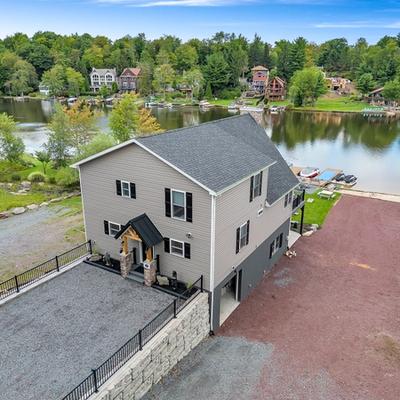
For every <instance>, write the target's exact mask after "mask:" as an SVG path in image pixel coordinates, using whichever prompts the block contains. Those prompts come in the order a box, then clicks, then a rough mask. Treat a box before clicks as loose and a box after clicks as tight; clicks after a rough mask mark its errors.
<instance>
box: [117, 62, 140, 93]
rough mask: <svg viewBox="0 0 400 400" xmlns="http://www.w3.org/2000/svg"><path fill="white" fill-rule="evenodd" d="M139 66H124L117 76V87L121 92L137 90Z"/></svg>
mask: <svg viewBox="0 0 400 400" xmlns="http://www.w3.org/2000/svg"><path fill="white" fill-rule="evenodd" d="M139 76H140V68H125V69H124V70H123V71H122V73H121V75H120V76H119V78H118V87H119V90H120V91H121V92H137V90H138V87H139V85H138V83H139Z"/></svg>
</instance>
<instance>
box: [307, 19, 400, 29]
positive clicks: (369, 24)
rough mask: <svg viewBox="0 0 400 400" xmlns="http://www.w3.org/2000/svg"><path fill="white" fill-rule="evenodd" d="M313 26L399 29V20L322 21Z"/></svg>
mask: <svg viewBox="0 0 400 400" xmlns="http://www.w3.org/2000/svg"><path fill="white" fill-rule="evenodd" d="M314 27H315V28H328V29H332V28H337V29H359V28H383V29H399V28H400V21H395V22H376V21H348V22H340V23H335V22H333V23H332V22H322V23H319V24H315V25H314Z"/></svg>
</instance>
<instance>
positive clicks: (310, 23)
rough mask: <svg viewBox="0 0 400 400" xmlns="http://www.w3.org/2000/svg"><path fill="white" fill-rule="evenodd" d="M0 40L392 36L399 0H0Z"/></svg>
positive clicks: (399, 25) (399, 17)
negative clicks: (41, 33)
mask: <svg viewBox="0 0 400 400" xmlns="http://www.w3.org/2000/svg"><path fill="white" fill-rule="evenodd" d="M0 4H1V12H0V37H1V38H4V37H5V36H7V35H10V34H12V33H15V32H25V33H27V34H29V35H31V34H33V33H34V32H36V31H38V30H52V31H55V32H58V33H63V34H69V33H75V32H77V33H84V32H88V33H90V34H93V35H97V34H102V35H107V36H109V37H111V38H113V39H115V38H118V37H121V36H124V35H126V34H130V35H136V34H137V33H140V32H144V33H145V34H146V36H147V37H148V38H151V39H152V38H156V37H159V36H161V35H164V34H173V35H177V36H179V37H181V38H182V39H190V38H191V37H199V38H205V37H210V36H211V35H212V34H213V33H215V32H217V31H221V30H222V31H225V32H235V33H238V34H239V33H242V34H243V35H245V36H246V37H248V38H251V37H253V36H254V33H256V32H257V33H258V34H260V35H261V36H262V38H263V39H264V40H267V41H269V42H271V43H272V42H274V41H275V40H278V39H282V38H284V39H294V38H296V37H298V36H304V37H306V38H307V39H309V40H312V41H315V42H322V41H324V40H327V39H331V38H334V37H346V38H347V39H348V40H349V41H350V42H354V41H355V40H356V39H357V38H359V37H365V38H366V39H367V40H368V41H369V42H371V43H374V42H376V41H377V40H378V39H379V38H380V37H382V36H383V35H385V34H388V35H396V34H397V33H398V32H400V0H0Z"/></svg>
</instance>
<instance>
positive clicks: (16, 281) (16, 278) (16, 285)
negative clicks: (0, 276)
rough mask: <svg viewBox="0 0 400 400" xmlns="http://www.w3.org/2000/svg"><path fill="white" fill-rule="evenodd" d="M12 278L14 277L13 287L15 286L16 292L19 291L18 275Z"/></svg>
mask: <svg viewBox="0 0 400 400" xmlns="http://www.w3.org/2000/svg"><path fill="white" fill-rule="evenodd" d="M14 279H15V287H16V288H17V293H19V285H18V276H17V275H15V277H14Z"/></svg>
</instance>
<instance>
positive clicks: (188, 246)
mask: <svg viewBox="0 0 400 400" xmlns="http://www.w3.org/2000/svg"><path fill="white" fill-rule="evenodd" d="M185 258H189V259H190V243H186V242H185Z"/></svg>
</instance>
